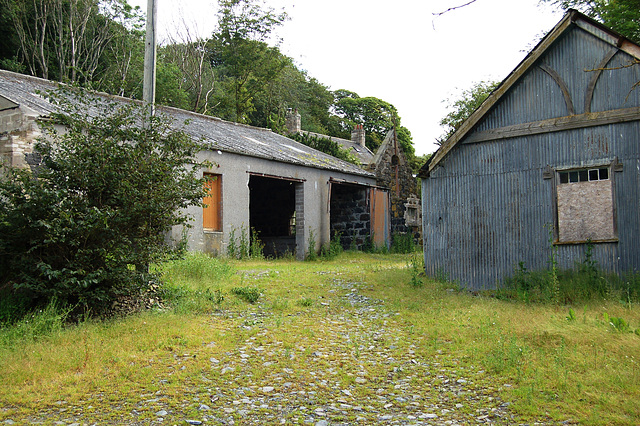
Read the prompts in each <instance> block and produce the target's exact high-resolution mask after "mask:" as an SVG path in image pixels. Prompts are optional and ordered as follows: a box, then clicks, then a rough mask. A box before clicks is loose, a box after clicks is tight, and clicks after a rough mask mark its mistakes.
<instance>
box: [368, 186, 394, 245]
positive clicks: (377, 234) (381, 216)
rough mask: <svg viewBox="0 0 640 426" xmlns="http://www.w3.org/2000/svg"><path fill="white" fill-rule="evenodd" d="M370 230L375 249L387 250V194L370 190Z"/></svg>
mask: <svg viewBox="0 0 640 426" xmlns="http://www.w3.org/2000/svg"><path fill="white" fill-rule="evenodd" d="M371 230H372V232H373V243H374V244H375V246H376V247H387V248H389V232H390V221H389V192H388V191H384V190H381V189H378V188H372V189H371Z"/></svg>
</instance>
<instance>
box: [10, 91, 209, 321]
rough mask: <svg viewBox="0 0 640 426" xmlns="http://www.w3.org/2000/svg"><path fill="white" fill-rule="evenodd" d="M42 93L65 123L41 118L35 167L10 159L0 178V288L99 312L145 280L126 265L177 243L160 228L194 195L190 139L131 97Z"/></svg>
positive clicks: (180, 214)
mask: <svg viewBox="0 0 640 426" xmlns="http://www.w3.org/2000/svg"><path fill="white" fill-rule="evenodd" d="M50 96H51V100H52V102H53V103H54V104H56V105H57V106H58V108H59V110H58V111H59V112H56V113H55V114H52V118H53V122H54V123H56V124H57V125H63V126H64V131H61V132H58V131H57V130H56V127H55V126H54V125H53V124H52V123H48V122H43V123H42V125H43V128H44V133H45V136H46V137H44V138H42V139H40V140H39V141H38V142H37V144H36V146H35V149H36V151H37V152H38V153H39V154H40V155H41V157H42V162H41V166H40V167H39V169H38V172H37V174H36V175H34V174H32V173H30V172H28V171H25V170H17V169H11V170H9V171H7V173H8V174H9V178H8V179H2V180H0V268H2V271H3V275H2V277H1V278H0V288H6V286H7V285H12V287H13V289H14V291H15V292H16V293H20V294H23V295H28V296H31V297H32V298H34V300H35V301H36V302H42V303H47V302H48V301H51V300H54V299H55V300H57V301H58V302H61V303H65V304H68V305H70V306H72V307H77V308H78V309H79V310H81V311H85V312H91V313H96V314H101V313H103V312H105V311H106V310H108V309H109V307H110V306H111V303H112V302H113V301H114V300H115V299H116V298H118V297H121V296H130V295H134V296H135V295H136V294H139V292H140V291H141V290H143V289H145V288H147V286H148V284H149V280H150V276H149V275H148V274H147V273H146V271H145V270H144V269H145V268H132V267H131V265H149V264H150V263H152V262H160V261H162V260H164V259H166V258H168V257H170V256H173V255H175V254H177V253H179V249H178V248H175V247H170V246H169V245H167V243H166V241H165V235H166V233H167V231H169V230H170V229H171V227H173V226H175V225H183V224H185V223H186V221H187V217H186V213H185V210H184V209H185V208H186V207H188V206H192V205H198V204H201V203H202V197H203V196H204V191H203V181H202V180H201V179H199V178H198V163H197V162H196V158H195V156H196V153H197V152H198V151H199V145H198V143H197V142H196V141H193V140H191V138H190V137H189V136H188V135H187V134H185V133H184V132H182V131H180V130H175V129H174V126H173V124H172V123H171V122H170V121H169V119H168V118H166V117H162V116H160V117H153V118H151V119H149V118H148V117H146V110H145V109H144V108H142V107H140V106H139V105H136V104H134V103H119V104H116V103H114V102H113V101H109V100H108V99H105V98H104V97H95V96H90V95H87V94H86V93H83V92H81V91H76V90H71V89H64V90H60V91H58V92H55V93H51V94H50ZM145 120H146V123H147V125H145V126H141V123H143V122H145Z"/></svg>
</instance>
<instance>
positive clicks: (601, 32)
mask: <svg viewBox="0 0 640 426" xmlns="http://www.w3.org/2000/svg"><path fill="white" fill-rule="evenodd" d="M574 25H575V26H577V27H579V28H581V29H583V30H585V31H587V32H588V33H590V34H592V35H593V36H595V37H597V38H599V39H601V40H603V41H605V42H607V43H609V44H611V45H612V46H615V47H617V48H618V49H619V50H620V51H623V52H626V53H628V54H629V55H631V56H632V57H634V58H636V59H640V46H638V45H637V44H635V43H633V42H632V41H630V40H628V39H627V38H626V37H624V36H622V35H620V34H618V33H616V32H615V31H613V30H611V29H609V28H607V27H606V26H605V25H603V24H601V23H599V22H597V21H595V20H593V19H591V18H589V17H587V16H586V15H584V14H582V13H580V12H578V11H577V10H573V9H570V10H569V11H568V12H567V13H566V14H565V15H564V17H563V18H562V20H560V22H559V23H558V24H557V25H556V26H555V27H554V28H553V29H552V30H551V31H550V32H549V33H548V34H547V35H546V36H545V37H544V38H543V39H542V40H541V41H540V42H539V43H538V45H537V46H536V47H535V48H534V49H533V50H532V51H531V52H529V54H528V55H527V56H526V57H525V58H524V59H523V60H522V62H520V64H518V66H517V67H516V68H515V69H514V70H513V71H511V73H510V74H509V75H508V76H507V77H506V78H505V79H504V80H503V81H502V82H501V83H500V84H499V85H498V87H496V89H495V90H494V91H493V92H491V94H490V95H489V96H488V97H487V99H485V101H484V102H483V103H482V104H481V105H480V106H479V107H478V108H477V109H476V110H475V111H474V112H473V113H472V114H471V115H470V116H469V117H468V118H467V119H466V120H465V121H464V122H463V123H462V125H460V127H459V128H458V129H457V130H456V131H455V132H454V133H453V134H452V135H451V136H450V137H449V138H448V139H447V140H446V141H445V142H444V143H443V144H442V145H441V146H440V148H438V150H437V151H436V152H435V153H434V154H433V155H432V156H431V158H430V159H429V160H428V161H427V162H426V163H425V164H424V165H423V166H422V167H421V168H420V171H419V173H418V176H419V177H421V178H427V177H429V174H430V173H431V171H432V170H433V169H434V168H435V167H436V166H437V165H438V164H439V163H440V162H441V161H442V160H443V159H444V158H445V157H446V156H447V154H448V153H449V152H450V151H451V150H452V149H453V148H454V147H455V146H456V145H458V143H460V142H461V141H462V140H463V139H464V138H465V137H466V136H467V135H469V134H470V133H471V132H472V131H473V130H474V128H475V127H476V125H478V124H479V122H480V121H481V120H482V118H484V117H485V116H486V114H487V113H489V111H490V110H491V109H492V108H493V107H494V106H495V105H496V104H497V103H498V102H499V101H500V100H501V99H502V97H503V96H505V94H506V93H507V92H508V91H509V89H511V88H512V87H513V86H514V85H515V84H516V83H517V82H518V81H519V80H520V78H521V77H522V76H523V75H524V74H525V73H526V72H527V71H528V70H529V69H530V68H531V67H532V66H533V65H534V64H535V63H536V61H537V60H538V59H539V58H540V57H541V56H543V55H544V54H545V52H547V50H548V49H549V48H550V47H551V46H552V45H553V44H554V43H555V42H556V40H558V39H559V38H560V37H561V36H562V35H563V34H564V33H566V32H567V31H568V30H569V29H570V28H572V27H573V26H574Z"/></svg>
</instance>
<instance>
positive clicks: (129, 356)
mask: <svg viewBox="0 0 640 426" xmlns="http://www.w3.org/2000/svg"><path fill="white" fill-rule="evenodd" d="M414 261H415V259H414V260H412V257H411V255H363V254H354V253H344V254H342V255H341V256H339V257H338V258H337V259H334V260H331V261H322V262H304V263H300V262H293V261H264V260H261V261H245V262H239V261H225V262H220V261H217V260H215V259H209V258H206V257H204V256H200V257H198V256H192V257H189V258H188V259H187V260H186V261H184V262H179V263H176V264H173V265H169V266H168V267H167V269H166V271H165V278H166V280H167V281H168V284H167V285H166V287H165V290H164V291H165V298H166V300H168V302H167V304H166V305H165V307H164V308H163V309H156V310H153V311H148V312H144V313H141V314H138V315H135V316H132V317H128V318H124V319H114V320H111V321H107V322H92V321H85V322H82V323H80V324H78V325H74V326H66V327H61V326H59V324H60V321H59V318H60V315H61V314H60V313H59V312H57V311H55V309H52V310H51V311H50V312H44V313H42V315H43V316H42V318H39V319H38V318H32V319H31V320H32V321H36V322H37V323H38V324H48V325H47V326H39V328H38V327H36V328H35V331H31V332H23V333H20V332H18V331H17V330H18V328H17V327H24V328H23V329H24V330H26V329H27V328H28V326H27V325H22V326H20V325H14V326H11V327H5V328H2V329H0V365H2V368H1V369H0V383H3V386H2V387H0V422H1V421H4V420H6V419H11V420H13V421H14V422H16V423H18V424H20V423H25V422H28V421H43V419H49V420H45V424H46V421H50V422H51V423H53V422H54V421H56V420H62V421H68V422H72V421H74V420H75V421H80V422H81V423H82V422H92V421H97V422H100V423H122V424H127V423H128V424H133V423H134V422H133V421H132V420H131V419H135V421H136V422H139V423H140V424H149V423H152V422H154V421H157V418H158V413H159V412H161V411H162V410H165V411H167V415H166V416H165V417H167V418H168V419H169V420H172V421H173V420H175V421H174V422H173V423H179V422H180V419H184V418H190V416H191V417H195V416H197V415H199V414H200V412H199V411H198V410H199V409H198V407H199V406H201V405H202V404H208V405H210V406H213V405H214V404H219V403H220V402H221V401H225V400H226V399H225V398H232V397H233V398H236V399H237V400H239V401H241V398H240V397H238V396H237V395H230V392H231V390H232V389H243V390H244V391H246V392H250V391H252V392H256V393H260V390H261V389H263V390H264V389H267V388H268V387H269V388H270V387H271V386H275V387H277V386H278V385H282V383H283V382H284V381H285V380H286V383H287V384H288V389H293V390H298V391H300V392H303V391H309V386H310V385H309V383H312V384H313V386H314V387H313V392H314V393H313V397H314V398H315V399H314V401H315V403H317V404H329V403H331V401H335V399H336V397H335V395H334V394H333V393H332V392H333V391H334V390H333V389H334V388H342V389H343V393H342V394H341V396H342V397H344V398H347V396H345V395H347V393H346V391H348V393H350V394H352V395H351V396H349V398H352V399H353V401H351V400H349V401H348V402H349V404H351V403H352V402H353V404H357V403H358V402H360V403H361V404H363V405H365V404H364V403H362V402H361V401H376V400H377V399H376V398H378V399H379V398H380V394H381V393H382V394H383V395H385V394H386V393H387V392H388V393H389V394H391V393H393V392H397V391H398V389H397V388H396V387H397V386H400V385H402V386H404V383H407V386H413V387H414V389H415V391H414V393H416V394H419V395H420V399H416V401H419V403H420V404H422V406H421V409H423V410H427V409H430V407H431V405H429V400H430V398H434V394H433V392H434V389H436V388H437V387H438V386H440V385H441V383H444V382H445V381H448V380H449V378H451V377H454V376H455V375H456V374H457V375H461V374H463V373H462V372H467V373H466V374H469V375H470V376H471V377H472V380H473V381H474V383H475V384H476V385H477V386H479V388H481V389H483V390H484V391H483V392H485V394H486V395H485V396H486V399H484V400H483V401H484V402H483V403H484V404H490V403H491V402H490V401H492V399H493V398H500V399H501V400H504V401H509V402H510V403H511V404H510V406H509V409H510V411H511V412H512V413H513V414H514V416H516V417H515V418H514V419H511V420H510V421H509V422H511V421H513V422H529V421H533V420H540V419H542V420H545V421H550V422H553V421H558V422H560V421H565V420H571V421H574V422H579V423H581V424H639V423H640V406H638V404H636V401H638V399H640V368H639V365H638V362H639V361H640V360H639V359H638V357H639V354H640V336H638V335H636V334H634V333H633V332H632V331H634V330H635V329H638V328H640V308H639V307H638V305H637V304H635V303H620V302H618V301H611V300H603V299H598V300H597V301H593V302H588V303H584V304H581V305H580V306H571V305H552V304H540V305H535V304H525V303H521V302H514V301H511V300H499V299H495V298H492V297H482V296H472V295H469V294H467V293H464V292H458V291H457V290H456V289H453V288H449V287H448V286H447V284H446V283H438V282H435V281H429V280H426V279H424V278H422V282H423V284H422V285H421V286H420V285H416V277H415V270H414V268H412V267H411V265H412V262H414ZM347 284H348V285H347ZM356 290H357V293H356ZM356 295H357V296H358V297H365V298H367V299H368V300H370V301H372V303H374V308H375V309H376V310H381V311H382V312H384V314H383V315H379V316H373V314H371V315H372V316H371V317H370V318H368V317H367V316H368V315H369V310H368V309H362V310H360V311H356V310H355V308H354V307H353V306H352V305H351V304H349V303H347V302H345V301H346V300H351V299H349V298H350V297H351V298H353V297H356ZM374 308H371V310H372V312H373V309H374ZM376 312H377V311H376ZM376 315H377V314H376ZM47 318H48V319H47ZM56 318H58V319H56ZM612 318H623V319H624V320H625V322H626V323H627V324H628V327H627V328H621V327H616V326H615V325H612V324H613V323H615V321H612ZM358 321H359V322H362V323H363V324H364V328H363V329H364V330H367V333H365V332H363V331H361V329H357V328H354V324H355V323H357V322H358ZM42 330H44V331H42ZM359 330H360V331H359ZM378 331H380V332H379V333H378ZM383 331H384V333H383ZM376 354H377V355H376ZM381 354H383V355H384V356H385V357H388V358H385V359H388V360H391V361H389V362H380V360H379V359H378V360H377V358H380V357H381V356H382V355H381ZM376 357H377V358H376ZM394 359H395V360H398V362H397V363H394V362H395V361H393V360H394ZM412 363H415V365H417V366H418V367H420V368H424V369H425V370H424V371H423V374H417V373H416V374H413V373H412V374H409V373H407V372H406V371H407V370H404V371H405V372H404V373H403V369H406V368H407V365H412ZM274 365H277V366H278V371H277V372H275V371H273V368H274ZM436 365H437V367H435V366H436ZM427 367H428V368H427ZM433 369H436V370H435V371H437V373H434V370H433ZM282 371H284V373H282ZM420 371H422V370H420ZM471 372H473V373H471ZM240 373H241V374H240ZM281 375H284V376H286V377H285V378H282V377H281ZM441 376H442V378H440V377H441ZM427 379H428V380H430V381H429V382H427V381H426V380H427ZM470 380H471V379H470ZM323 382H324V383H325V384H324V385H323ZM381 391H382V392H381ZM264 392H266V391H263V393H264ZM419 392H423V393H419ZM429 392H431V393H429ZM310 393H311V392H308V393H307V394H305V398H309V397H310V396H309V394H310ZM465 397H468V395H467V396H465V395H464V394H463V393H456V392H452V393H451V395H450V396H447V398H448V399H445V400H441V401H449V403H450V404H451V405H452V406H453V407H456V406H457V404H458V402H461V403H460V404H459V405H462V406H464V407H463V408H460V409H459V410H462V411H464V410H468V411H469V413H466V414H468V415H470V416H471V415H473V414H474V413H471V411H474V410H476V409H478V408H477V407H471V406H470V405H469V404H467V403H466V402H465V403H462V399H461V398H465ZM233 398H232V399H233ZM215 401H217V402H215ZM393 402H394V403H395V404H396V405H398V403H397V402H395V400H394V401H393ZM232 404H233V402H232V401H231V400H229V406H230V407H231V408H233V405H232ZM367 404H370V405H372V406H375V403H374V402H367ZM403 404H405V405H406V406H407V407H404V409H407V410H408V409H409V408H410V407H409V403H408V402H407V403H403ZM465 404H466V405H465ZM346 405H348V404H346ZM387 405H388V404H385V405H384V406H385V407H386V406H387ZM432 405H433V404H432ZM440 406H442V402H441V403H440ZM225 407H226V406H225ZM220 409H222V407H221V408H220ZM257 409H258V410H260V408H257ZM389 409H391V408H389ZM264 410H265V416H266V415H267V412H266V410H267V409H266V408H265V409H264ZM177 413H180V415H181V416H182V417H180V418H178V417H175V418H172V417H171V416H172V415H175V416H177ZM438 414H440V411H438ZM440 415H441V416H442V414H440ZM132 416H134V417H132ZM228 416H230V417H231V418H234V419H235V420H236V422H238V424H244V423H243V417H242V415H239V414H238V412H237V411H236V412H233V413H232V412H230V413H229V414H228ZM470 418H472V417H470ZM282 419H284V420H285V421H287V422H288V423H303V421H304V415H303V414H298V413H293V412H289V413H284V414H282ZM275 420H277V419H275ZM275 420H274V422H275ZM343 421H344V422H350V421H353V423H362V421H360V422H358V421H357V418H356V417H354V418H353V419H350V417H349V416H348V415H345V418H344V419H343ZM509 422H507V423H509ZM173 423H171V424H173Z"/></svg>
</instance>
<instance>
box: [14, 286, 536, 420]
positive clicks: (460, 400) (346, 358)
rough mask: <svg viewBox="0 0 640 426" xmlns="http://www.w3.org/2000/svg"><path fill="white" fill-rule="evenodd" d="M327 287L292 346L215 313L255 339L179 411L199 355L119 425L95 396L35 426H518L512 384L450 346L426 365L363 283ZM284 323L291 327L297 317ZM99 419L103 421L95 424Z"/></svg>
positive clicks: (222, 361) (191, 390) (261, 318)
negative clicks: (186, 376) (181, 377)
mask: <svg viewBox="0 0 640 426" xmlns="http://www.w3.org/2000/svg"><path fill="white" fill-rule="evenodd" d="M324 278H328V277H324ZM328 282H329V283H330V287H329V289H328V292H329V293H328V296H327V297H326V299H324V300H325V301H323V302H320V306H319V307H317V309H315V310H314V313H315V312H317V311H322V310H323V308H324V309H326V312H325V313H324V314H319V315H318V317H317V319H315V320H314V321H315V325H316V326H315V327H314V328H313V331H314V333H311V334H310V333H309V332H308V329H305V328H304V327H301V328H300V330H299V335H297V336H295V337H296V338H295V342H296V343H295V345H293V346H291V347H285V345H283V344H282V342H278V341H272V340H269V339H268V336H269V334H270V333H271V332H272V330H271V329H270V327H273V320H272V318H270V316H271V315H272V314H271V313H268V312H266V311H265V310H264V309H261V308H260V306H259V305H258V306H257V307H256V309H255V310H253V311H245V312H218V313H216V314H215V317H217V318H218V320H220V319H225V320H230V319H235V320H236V324H237V325H236V326H237V327H238V328H239V329H242V330H243V331H252V333H249V334H247V335H250V336H251V337H249V338H247V339H246V340H244V341H241V342H239V344H238V345H237V347H236V348H234V350H232V351H229V352H226V353H224V356H218V357H211V358H209V360H208V361H209V364H210V368H209V369H208V370H207V371H206V372H203V373H202V375H201V377H200V383H197V384H196V383H193V381H191V382H190V383H186V384H185V387H184V395H182V398H181V401H182V402H180V403H176V402H175V401H176V398H175V396H172V397H169V396H168V395H167V394H165V392H163V390H162V385H163V384H167V385H168V384H170V383H171V382H172V380H174V379H173V378H172V374H173V372H175V371H179V370H181V369H185V368H187V367H188V366H189V363H190V361H191V360H192V359H194V357H195V356H196V354H184V355H182V356H180V355H174V360H173V363H172V365H171V367H170V368H169V369H168V373H167V375H166V376H165V377H158V378H157V380H158V384H159V385H160V387H161V390H159V391H157V392H155V393H150V394H143V395H140V397H139V398H138V399H139V400H138V401H136V402H133V403H132V402H128V403H123V402H116V403H114V405H113V406H112V407H111V410H112V411H113V413H118V414H117V415H116V416H110V417H109V416H106V413H100V412H95V409H94V408H93V406H92V405H91V401H92V400H93V401H94V402H96V404H95V405H99V406H104V401H101V395H99V394H98V395H92V396H88V398H87V401H86V404H85V406H83V407H77V406H76V407H67V406H66V404H65V402H64V401H60V402H59V405H60V407H59V408H57V409H56V408H54V409H51V410H47V412H46V413H39V414H38V415H34V416H33V417H32V418H31V422H32V423H35V424H38V423H45V424H57V425H73V426H80V425H85V424H111V423H118V424H131V425H147V424H167V425H174V424H175V425H180V424H183V425H184V424H192V425H199V424H204V425H272V424H274V425H275V424H305V425H315V426H328V425H373V424H376V425H467V424H518V422H517V421H515V420H514V417H513V415H512V413H511V412H510V409H509V403H506V402H504V401H503V400H502V399H501V398H500V394H501V391H502V390H504V389H505V388H507V387H509V386H510V385H509V384H508V383H504V384H501V385H490V384H491V383H493V381H492V380H487V373H486V372H485V371H483V370H482V369H481V368H480V367H476V366H469V365H468V364H463V363H461V362H459V360H457V359H456V358H455V356H454V355H452V354H451V353H452V352H453V351H449V350H448V348H446V347H443V349H441V350H437V351H436V355H435V356H433V357H432V358H430V359H425V358H424V357H422V356H420V355H418V354H417V353H416V350H415V349H416V346H415V345H414V344H412V343H411V341H410V340H409V341H407V339H406V335H405V334H404V333H406V330H402V328H401V324H400V322H401V321H400V319H399V317H398V314H396V313H394V312H391V311H389V310H388V309H387V308H386V307H385V305H384V303H383V302H382V301H378V300H372V299H370V298H368V297H366V296H364V295H362V294H361V292H360V291H359V289H360V288H361V286H362V283H357V282H347V281H345V280H342V279H341V278H340V277H339V276H338V277H329V279H328ZM215 317H214V320H216V318H215ZM290 320H291V321H292V322H293V323H294V324H295V318H291V319H290ZM293 329H294V330H295V327H293ZM230 332H233V330H230ZM416 338H419V337H418V336H416ZM264 342H269V343H264ZM212 344H215V342H212ZM443 345H446V343H444V344H443ZM301 362H302V365H305V366H306V368H304V370H303V371H301V369H299V368H298V369H294V368H291V366H292V365H298V366H299V365H301ZM220 379H222V380H220ZM102 410H104V409H102ZM85 413H91V415H90V416H86V415H85ZM88 418H91V419H92V420H90V421H89V422H88V421H87V419H88ZM96 418H102V419H105V420H104V421H99V422H95V421H94V420H93V419H96ZM11 422H12V421H11V420H6V421H5V424H14V423H11ZM536 424H543V423H536Z"/></svg>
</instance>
